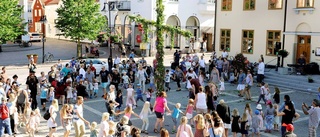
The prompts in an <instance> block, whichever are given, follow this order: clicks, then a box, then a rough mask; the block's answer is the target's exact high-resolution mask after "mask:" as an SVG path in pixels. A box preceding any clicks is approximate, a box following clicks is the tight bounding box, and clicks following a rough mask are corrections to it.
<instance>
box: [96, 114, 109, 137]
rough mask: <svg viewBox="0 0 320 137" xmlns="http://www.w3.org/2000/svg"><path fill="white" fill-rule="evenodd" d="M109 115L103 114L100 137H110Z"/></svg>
mask: <svg viewBox="0 0 320 137" xmlns="http://www.w3.org/2000/svg"><path fill="white" fill-rule="evenodd" d="M108 121H109V113H108V112H105V113H103V114H102V119H101V123H100V129H99V134H98V137H107V136H108V135H109V123H108Z"/></svg>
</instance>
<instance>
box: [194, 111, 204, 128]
mask: <svg viewBox="0 0 320 137" xmlns="http://www.w3.org/2000/svg"><path fill="white" fill-rule="evenodd" d="M195 121H197V129H203V128H204V127H205V122H204V117H203V115H202V114H197V115H196V116H195Z"/></svg>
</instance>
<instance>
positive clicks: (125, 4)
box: [111, 0, 131, 11]
mask: <svg viewBox="0 0 320 137" xmlns="http://www.w3.org/2000/svg"><path fill="white" fill-rule="evenodd" d="M111 2H114V3H116V5H117V9H118V10H119V11H131V1H121V0H120V1H111Z"/></svg>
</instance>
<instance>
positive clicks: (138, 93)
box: [136, 84, 144, 103]
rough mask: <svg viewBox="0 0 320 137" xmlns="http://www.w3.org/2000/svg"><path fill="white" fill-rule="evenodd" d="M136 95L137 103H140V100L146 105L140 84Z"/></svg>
mask: <svg viewBox="0 0 320 137" xmlns="http://www.w3.org/2000/svg"><path fill="white" fill-rule="evenodd" d="M136 94H137V98H136V103H137V102H138V100H141V101H142V102H143V103H144V100H143V97H142V94H143V91H142V89H141V87H140V84H138V85H137V90H136Z"/></svg>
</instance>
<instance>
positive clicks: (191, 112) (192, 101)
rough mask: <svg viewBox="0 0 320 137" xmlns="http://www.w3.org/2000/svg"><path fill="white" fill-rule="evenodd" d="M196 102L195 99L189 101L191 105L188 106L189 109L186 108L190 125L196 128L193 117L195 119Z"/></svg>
mask: <svg viewBox="0 0 320 137" xmlns="http://www.w3.org/2000/svg"><path fill="white" fill-rule="evenodd" d="M193 104H194V100H193V99H189V103H188V105H187V108H186V113H185V114H186V117H187V118H188V121H190V124H191V127H194V123H193V120H191V119H192V117H193V108H194V105H193Z"/></svg>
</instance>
